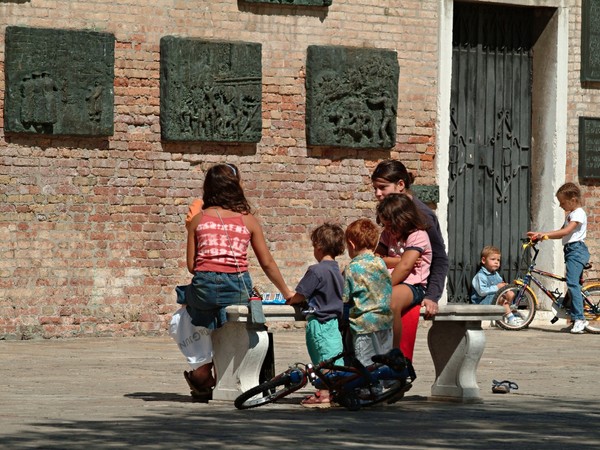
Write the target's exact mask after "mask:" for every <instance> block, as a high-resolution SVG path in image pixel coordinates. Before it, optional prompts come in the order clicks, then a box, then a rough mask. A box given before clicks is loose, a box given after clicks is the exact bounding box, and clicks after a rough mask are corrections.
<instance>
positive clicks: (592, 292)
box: [581, 282, 600, 334]
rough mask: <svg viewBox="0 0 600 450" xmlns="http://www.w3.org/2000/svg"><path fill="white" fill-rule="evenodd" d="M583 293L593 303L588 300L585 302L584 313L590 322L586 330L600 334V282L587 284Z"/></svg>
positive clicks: (582, 290)
mask: <svg viewBox="0 0 600 450" xmlns="http://www.w3.org/2000/svg"><path fill="white" fill-rule="evenodd" d="M581 293H582V294H583V297H584V298H585V299H587V300H588V301H589V302H590V303H591V305H590V304H588V303H587V302H586V301H584V302H583V315H584V316H585V320H587V321H588V323H589V324H588V326H587V327H585V331H587V332H588V333H592V334H600V282H597V283H594V284H589V283H588V284H586V285H585V286H584V287H583V288H582V289H581Z"/></svg>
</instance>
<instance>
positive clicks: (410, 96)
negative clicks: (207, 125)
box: [0, 0, 438, 339]
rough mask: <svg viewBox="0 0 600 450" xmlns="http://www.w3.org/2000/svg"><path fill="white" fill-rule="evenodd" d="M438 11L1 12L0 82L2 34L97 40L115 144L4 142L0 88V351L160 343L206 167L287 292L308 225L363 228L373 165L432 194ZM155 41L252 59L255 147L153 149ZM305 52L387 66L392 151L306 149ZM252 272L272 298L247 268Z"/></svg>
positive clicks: (126, 0)
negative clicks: (103, 341)
mask: <svg viewBox="0 0 600 450" xmlns="http://www.w3.org/2000/svg"><path fill="white" fill-rule="evenodd" d="M437 3H438V2H437V1H433V0H424V1H401V2H391V1H389V2H381V1H375V0H368V1H361V2H356V1H351V0H334V2H333V5H332V6H331V7H329V8H326V9H323V8H289V7H273V6H268V7H267V6H264V5H262V6H261V5H251V4H245V3H243V2H238V1H235V0H222V1H218V2H217V1H195V0H186V1H184V0H155V1H153V2H147V1H144V0H121V1H118V0H117V1H101V0H92V1H52V0H31V1H29V2H25V3H21V2H10V1H9V2H3V3H1V4H0V78H2V79H3V78H4V37H5V34H4V32H5V28H6V26H9V25H19V26H30V27H49V28H68V29H91V30H97V31H106V32H110V33H113V34H114V35H115V37H116V48H115V128H114V129H115V132H114V136H111V137H110V138H108V139H106V140H104V139H70V138H33V137H27V136H26V137H23V136H10V138H9V137H7V136H5V134H4V129H3V117H2V115H3V107H4V83H0V339H1V338H4V339H27V338H32V337H66V336H79V335H90V336H92V335H93V336H99V335H121V336H122V335H135V334H154V333H164V332H165V331H166V324H167V322H168V319H169V318H170V314H171V313H172V312H173V311H174V310H175V309H176V306H175V305H174V293H173V288H174V286H175V285H176V284H183V283H186V282H187V280H188V279H189V275H188V273H187V270H186V269H185V260H184V258H185V230H184V227H183V218H184V216H185V212H186V210H187V205H188V204H189V202H190V201H191V199H192V198H194V197H197V196H200V195H201V184H202V180H203V171H204V170H206V169H207V168H208V167H209V166H210V165H212V164H214V163H218V162H223V161H229V162H233V163H235V164H237V165H238V166H239V167H240V168H241V171H242V177H243V179H244V187H245V189H246V193H247V196H248V197H249V199H250V200H251V202H252V204H253V206H254V207H255V208H256V210H257V211H258V216H259V218H260V220H261V221H262V223H263V226H264V230H265V234H266V237H267V240H268V243H269V245H270V248H271V250H272V252H273V254H274V257H275V259H276V261H277V262H278V263H279V265H280V267H281V269H282V272H283V274H284V277H285V278H286V280H287V281H288V283H289V284H290V286H292V287H293V286H295V283H296V282H297V281H298V279H299V277H300V276H301V274H302V273H303V272H304V269H305V268H306V266H307V265H308V264H310V263H312V262H313V257H312V248H311V246H310V243H309V239H308V234H309V232H310V230H311V229H312V228H313V227H314V226H315V225H316V224H319V223H321V222H323V221H325V220H336V221H339V222H340V223H342V224H347V223H349V222H350V221H352V220H354V219H356V218H359V217H363V216H366V217H373V209H374V202H373V200H374V199H373V194H372V191H371V187H370V183H369V175H370V173H371V171H372V169H373V168H374V166H375V165H376V164H377V163H378V162H379V161H380V160H381V159H383V158H388V157H394V158H400V159H401V160H403V161H404V162H405V163H406V164H407V166H408V167H409V169H411V170H412V171H413V172H415V173H416V174H417V175H418V180H417V181H418V183H419V184H435V183H436V179H435V171H434V161H433V160H434V156H435V136H434V132H435V124H436V109H437V100H436V93H437V65H436V62H437V29H438V28H437V20H438V18H437ZM166 35H179V36H183V37H201V38H207V39H220V40H232V39H235V40H241V41H249V42H259V43H261V44H262V51H263V105H262V110H263V138H262V140H261V142H260V143H259V144H258V145H256V146H254V145H229V146H224V145H223V146H219V145H205V144H174V143H162V142H161V140H160V127H159V103H160V99H159V56H160V55H159V41H160V38H161V37H162V36H166ZM313 44H316V45H347V46H355V47H374V48H386V49H395V50H397V51H398V58H399V63H400V83H399V104H398V121H397V126H398V135H397V145H396V147H395V148H394V149H393V150H391V151H366V150H360V151H358V150H347V149H344V150H340V149H332V148H331V149H330V148H318V149H315V148H307V146H306V139H305V129H304V117H305V116H304V115H305V87H304V81H305V80H304V76H305V64H306V62H305V61H306V48H307V46H308V45H313ZM342 260H343V259H342ZM251 273H252V275H253V277H254V279H255V281H256V282H257V285H258V286H259V287H261V288H262V289H263V290H266V291H269V290H273V287H272V286H271V285H270V283H269V282H268V280H266V278H265V277H264V276H263V275H262V272H261V271H260V269H259V268H258V267H257V264H256V262H255V261H254V260H253V261H252V268H251Z"/></svg>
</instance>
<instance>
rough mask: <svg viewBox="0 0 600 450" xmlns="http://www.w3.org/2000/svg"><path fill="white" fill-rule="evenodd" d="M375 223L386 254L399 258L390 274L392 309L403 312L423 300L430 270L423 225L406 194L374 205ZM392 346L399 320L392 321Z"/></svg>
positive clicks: (398, 336)
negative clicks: (386, 248) (386, 250)
mask: <svg viewBox="0 0 600 450" xmlns="http://www.w3.org/2000/svg"><path fill="white" fill-rule="evenodd" d="M377 223H379V224H380V225H383V227H384V231H383V233H382V235H381V239H380V241H381V242H384V243H385V244H386V246H387V247H388V254H389V255H392V254H394V256H397V257H400V262H399V263H398V264H396V267H394V269H393V271H392V286H393V288H392V301H391V307H392V310H393V311H394V312H395V313H396V312H397V311H403V310H406V309H408V308H410V307H412V306H414V305H418V304H420V303H421V302H422V301H423V298H424V297H425V290H426V288H427V278H428V277H429V269H430V267H431V255H432V252H431V243H430V241H429V236H428V234H427V231H426V230H427V222H426V220H425V218H424V217H423V216H422V215H421V213H420V212H419V210H418V209H417V207H416V205H415V203H414V202H413V201H412V199H411V198H410V197H409V196H408V195H406V194H390V195H388V196H386V197H385V198H384V199H382V200H381V202H380V203H379V204H378V205H377ZM393 333H394V340H393V342H394V344H396V345H397V343H398V342H400V339H401V337H402V321H401V320H394V325H393Z"/></svg>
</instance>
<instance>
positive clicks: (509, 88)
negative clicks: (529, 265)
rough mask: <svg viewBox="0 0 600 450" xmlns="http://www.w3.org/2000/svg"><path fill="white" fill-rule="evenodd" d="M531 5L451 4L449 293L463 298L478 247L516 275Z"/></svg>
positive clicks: (524, 207)
mask: <svg viewBox="0 0 600 450" xmlns="http://www.w3.org/2000/svg"><path fill="white" fill-rule="evenodd" d="M532 12H533V10H532V9H528V8H518V7H506V6H489V5H488V6H480V5H475V4H467V3H463V4H461V3H457V4H455V13H454V14H455V15H454V31H453V52H452V92H451V109H450V116H451V125H450V127H451V129H450V145H449V152H450V154H449V192H448V197H449V205H448V241H449V244H448V254H449V259H450V270H449V273H448V296H449V301H450V302H468V301H469V294H470V291H471V280H472V278H473V276H474V275H475V273H476V272H477V270H478V268H479V262H480V252H481V249H482V248H483V246H485V245H495V246H496V247H499V248H500V249H501V251H502V269H501V274H502V276H503V278H504V279H505V280H512V279H514V278H515V276H516V275H517V271H518V265H519V257H520V238H522V237H523V235H524V233H525V231H527V229H528V227H529V223H530V215H529V199H530V176H529V161H530V145H531V144H530V143H531V76H532V55H531V45H532V42H531V40H532V38H531V36H532V19H533V17H532Z"/></svg>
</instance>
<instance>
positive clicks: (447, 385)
mask: <svg viewBox="0 0 600 450" xmlns="http://www.w3.org/2000/svg"><path fill="white" fill-rule="evenodd" d="M427 342H428V345H429V352H430V353H431V357H432V358H433V365H434V366H435V382H434V383H433V385H432V386H431V400H442V401H455V402H463V403H480V402H481V401H482V400H481V397H480V395H479V386H478V385H477V365H478V364H479V360H480V359H481V356H482V355H483V350H484V348H485V334H484V332H483V329H482V328H481V321H457V322H452V321H438V322H436V321H435V320H434V322H433V325H432V326H431V328H430V330H429V334H428V337H427Z"/></svg>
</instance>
